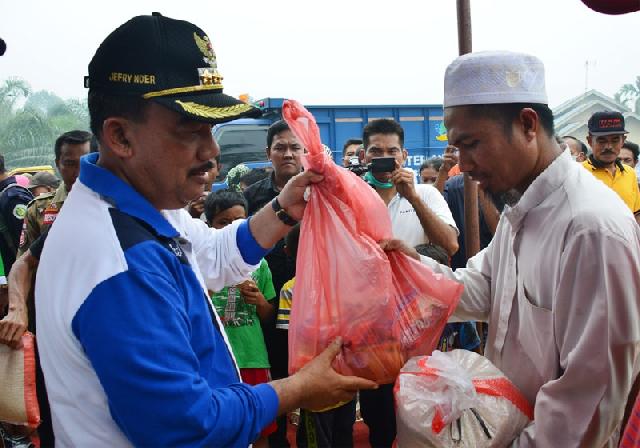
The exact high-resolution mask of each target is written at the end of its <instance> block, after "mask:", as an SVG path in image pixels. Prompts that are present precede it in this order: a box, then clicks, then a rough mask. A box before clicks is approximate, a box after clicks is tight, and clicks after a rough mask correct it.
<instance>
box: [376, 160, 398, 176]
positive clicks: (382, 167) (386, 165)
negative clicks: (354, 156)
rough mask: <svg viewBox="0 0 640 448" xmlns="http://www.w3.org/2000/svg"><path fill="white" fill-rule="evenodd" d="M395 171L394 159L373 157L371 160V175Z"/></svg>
mask: <svg viewBox="0 0 640 448" xmlns="http://www.w3.org/2000/svg"><path fill="white" fill-rule="evenodd" d="M395 169H396V158H395V157H374V158H373V159H372V160H371V172H372V173H390V172H391V171H395Z"/></svg>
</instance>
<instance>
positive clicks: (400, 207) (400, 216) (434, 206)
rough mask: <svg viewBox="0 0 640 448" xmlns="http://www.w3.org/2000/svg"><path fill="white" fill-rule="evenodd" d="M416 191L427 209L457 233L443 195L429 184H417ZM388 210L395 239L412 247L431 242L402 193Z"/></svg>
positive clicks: (390, 204)
mask: <svg viewBox="0 0 640 448" xmlns="http://www.w3.org/2000/svg"><path fill="white" fill-rule="evenodd" d="M415 189H416V192H417V193H418V196H420V199H421V200H422V201H423V202H424V203H425V204H427V207H429V208H430V209H431V210H432V211H433V213H435V214H436V216H437V217H438V218H440V219H441V220H442V221H443V222H444V223H445V224H448V225H450V226H451V227H453V228H454V229H456V232H457V231H458V228H457V227H456V222H455V220H454V219H453V216H452V215H451V210H449V206H448V205H447V201H445V200H444V197H443V196H442V194H440V192H439V191H438V190H437V189H436V188H435V187H434V186H432V185H428V184H416V185H415ZM387 209H388V210H389V216H390V217H391V228H392V231H393V237H394V238H398V239H400V240H403V241H404V242H405V243H406V244H408V245H409V246H411V247H415V246H417V245H418V244H426V243H428V242H429V238H427V235H426V233H425V232H424V228H423V227H422V224H421V223H420V219H418V214H417V213H416V211H415V209H414V208H413V205H411V203H410V202H409V201H408V200H406V199H405V198H404V197H402V196H401V195H400V193H396V195H395V196H394V197H393V198H392V199H391V201H389V204H388V205H387Z"/></svg>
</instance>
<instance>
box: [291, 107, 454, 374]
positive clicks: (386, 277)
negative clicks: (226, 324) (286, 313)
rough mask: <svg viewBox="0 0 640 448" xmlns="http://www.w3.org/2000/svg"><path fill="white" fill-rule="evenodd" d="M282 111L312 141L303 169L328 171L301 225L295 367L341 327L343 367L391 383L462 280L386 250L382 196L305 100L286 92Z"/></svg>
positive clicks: (431, 341)
mask: <svg viewBox="0 0 640 448" xmlns="http://www.w3.org/2000/svg"><path fill="white" fill-rule="evenodd" d="M282 115H283V117H284V119H285V120H286V121H287V123H288V124H289V127H290V128H291V130H292V132H293V133H294V134H295V135H296V137H297V138H298V139H299V140H300V141H301V142H302V144H303V145H304V146H305V148H306V149H307V151H308V154H307V155H306V156H304V158H303V165H304V167H305V169H307V170H312V171H315V172H318V173H322V174H323V175H324V181H322V182H321V183H319V184H316V185H314V186H313V187H312V188H311V193H310V195H309V202H308V204H307V207H306V209H305V213H304V217H303V220H302V226H301V229H300V242H299V244H298V255H297V263H296V285H295V289H294V295H293V304H292V310H291V320H290V324H289V372H290V373H294V372H296V371H297V370H299V369H300V368H302V367H303V366H304V365H305V364H306V363H307V362H309V361H310V360H311V359H312V358H314V357H315V356H316V355H318V354H319V353H320V352H322V350H323V349H324V348H326V346H327V345H328V344H329V343H330V342H331V341H332V340H333V339H335V338H336V337H338V336H341V337H342V338H343V342H344V345H345V346H344V349H343V351H342V353H341V354H340V355H338V357H337V358H336V361H335V362H334V368H335V369H336V370H337V371H338V372H340V373H343V374H347V375H358V376H361V377H364V378H369V379H371V380H374V381H376V382H378V383H379V384H386V383H391V382H393V381H394V380H395V378H396V376H397V375H398V372H399V371H400V369H401V368H402V366H403V365H404V363H405V362H406V361H407V360H408V359H409V358H410V357H412V356H415V355H419V354H423V355H426V354H429V353H431V352H432V351H433V349H434V348H435V345H436V343H437V341H438V338H439V336H440V334H441V333H442V329H443V327H444V325H445V323H446V321H447V319H448V318H449V316H450V315H451V313H452V312H453V310H454V309H455V306H456V305H457V302H458V299H459V297H460V294H461V292H462V285H460V284H459V283H457V282H454V281H451V280H448V279H445V278H444V277H443V276H441V275H439V274H434V273H433V271H431V270H430V269H429V268H427V267H426V266H424V265H422V264H420V263H418V262H417V261H415V260H413V259H411V258H409V257H407V256H406V255H404V254H401V253H389V254H387V253H385V252H384V251H383V250H381V249H380V246H379V245H378V241H380V240H382V239H389V238H391V237H392V233H391V220H390V218H389V215H388V212H387V207H386V206H385V204H384V202H383V201H382V199H380V197H379V196H378V194H377V193H376V192H375V191H374V190H373V189H372V188H371V187H370V186H369V185H368V184H366V183H365V182H364V181H363V180H362V179H360V178H359V177H357V176H356V175H355V174H353V173H351V172H350V171H348V170H346V169H344V168H342V167H340V166H338V165H336V164H335V163H334V162H333V161H332V160H331V159H330V158H329V156H328V155H327V154H326V153H325V152H324V150H323V149H322V144H321V142H320V133H319V131H318V127H317V125H316V123H315V120H314V118H313V116H312V115H311V114H310V113H309V112H308V111H307V110H306V109H305V108H304V107H303V106H302V105H300V104H299V103H297V102H295V101H291V100H287V101H285V102H284V104H283V106H282Z"/></svg>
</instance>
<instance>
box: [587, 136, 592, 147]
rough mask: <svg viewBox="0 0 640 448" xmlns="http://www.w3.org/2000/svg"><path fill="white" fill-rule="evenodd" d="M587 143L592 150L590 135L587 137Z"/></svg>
mask: <svg viewBox="0 0 640 448" xmlns="http://www.w3.org/2000/svg"><path fill="white" fill-rule="evenodd" d="M587 143H589V146H591V147H592V148H593V143H592V141H591V134H589V135H587Z"/></svg>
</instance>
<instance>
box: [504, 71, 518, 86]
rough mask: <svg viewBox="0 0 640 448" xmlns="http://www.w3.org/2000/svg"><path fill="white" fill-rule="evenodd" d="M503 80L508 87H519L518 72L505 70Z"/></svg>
mask: <svg viewBox="0 0 640 448" xmlns="http://www.w3.org/2000/svg"><path fill="white" fill-rule="evenodd" d="M505 78H506V81H507V85H508V86H509V87H518V85H520V82H521V81H522V77H521V75H520V72H519V71H517V70H514V71H512V70H507V73H506V76H505Z"/></svg>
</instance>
